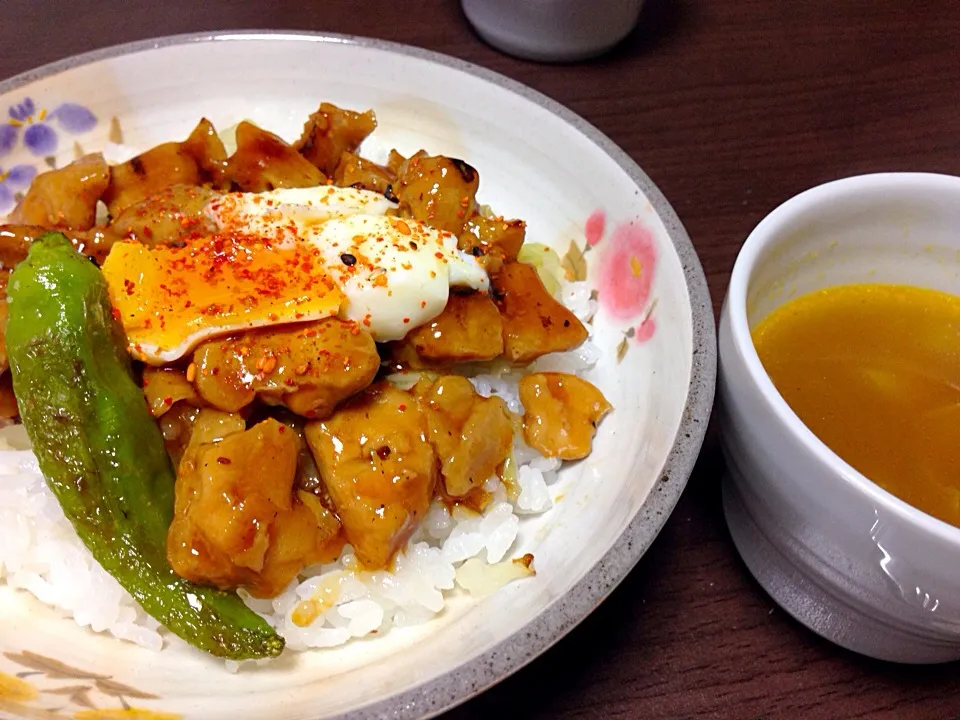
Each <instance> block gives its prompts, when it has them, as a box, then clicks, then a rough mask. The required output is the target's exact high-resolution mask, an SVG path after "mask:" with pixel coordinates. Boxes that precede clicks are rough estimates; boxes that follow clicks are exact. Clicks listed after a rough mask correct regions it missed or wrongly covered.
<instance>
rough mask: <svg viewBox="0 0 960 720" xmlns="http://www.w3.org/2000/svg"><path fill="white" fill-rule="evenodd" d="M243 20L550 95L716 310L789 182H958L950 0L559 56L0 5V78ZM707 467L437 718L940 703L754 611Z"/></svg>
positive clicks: (836, 3)
mask: <svg viewBox="0 0 960 720" xmlns="http://www.w3.org/2000/svg"><path fill="white" fill-rule="evenodd" d="M258 27H259V28H263V27H271V28H297V29H312V30H329V31H335V32H344V33H354V34H363V35H371V36H375V37H381V38H387V39H390V40H396V41H400V42H406V43H411V44H414V45H420V46H423V47H427V48H431V49H433V50H438V51H441V52H445V53H449V54H451V55H455V56H458V57H461V58H464V59H466V60H470V61H472V62H475V63H479V64H481V65H484V66H487V67H489V68H492V69H494V70H497V71H499V72H502V73H505V74H507V75H509V76H511V77H513V78H515V79H517V80H519V81H521V82H523V83H526V84H528V85H531V86H532V87H534V88H536V89H538V90H540V91H542V92H544V93H546V94H547V95H550V96H552V97H554V98H556V99H557V100H559V101H560V102H562V103H564V104H565V105H568V106H569V107H571V108H572V109H573V110H575V111H576V112H578V113H580V114H581V115H583V116H584V117H586V118H587V119H588V120H590V121H591V122H592V123H594V124H595V125H596V126H597V127H599V128H600V129H601V130H602V131H603V132H605V133H606V134H607V135H609V136H610V137H611V138H612V139H613V140H614V141H615V142H617V143H618V144H619V145H620V146H621V147H623V148H624V149H625V150H626V151H627V152H628V153H630V155H632V156H633V157H634V158H635V159H636V160H637V162H639V163H640V165H641V166H642V167H643V168H644V169H645V170H646V171H647V173H648V174H649V175H650V176H651V177H652V178H653V180H654V181H655V182H656V183H657V184H658V185H659V186H660V188H661V189H662V190H663V192H664V194H665V195H666V196H667V198H669V199H670V201H671V202H672V203H673V205H674V207H675V208H676V210H677V212H678V214H679V215H680V217H681V219H682V220H683V222H684V224H685V225H686V227H687V230H688V231H689V233H690V235H691V237H692V238H693V241H694V243H695V244H696V246H697V250H698V251H699V253H700V257H701V259H702V261H703V265H704V268H705V270H706V272H707V275H708V278H709V281H710V288H711V291H712V293H713V299H714V303H715V305H716V307H718V308H719V305H720V302H721V300H722V298H723V292H724V288H725V286H726V283H727V279H728V277H729V272H730V269H731V267H732V265H733V261H734V258H735V256H736V253H737V250H738V249H739V247H740V244H741V243H742V241H743V239H744V238H745V237H746V235H747V234H748V232H749V231H750V230H751V228H752V227H753V226H754V225H755V224H756V223H757V222H758V221H759V220H760V219H761V218H762V217H763V216H764V215H765V214H766V213H767V212H769V211H770V210H771V209H773V208H774V207H775V206H776V205H777V204H779V203H780V202H782V201H784V200H786V199H787V198H789V197H790V196H791V195H794V194H795V193H797V192H799V191H801V190H803V189H805V188H808V187H810V186H811V185H814V184H817V183H820V182H823V181H825V180H829V179H832V178H837V177H841V176H844V175H850V174H855V173H862V172H869V171H877V170H906V169H911V170H927V171H937V172H945V173H951V174H960V3H958V2H957V1H956V0H926V1H924V0H919V1H915V2H903V0H862V1H856V0H832V1H831V2H826V1H824V0H699V1H697V0H648V4H647V6H646V8H645V10H644V12H643V16H642V18H641V22H640V25H639V26H638V28H637V30H636V31H635V32H634V33H633V34H632V35H631V36H630V37H629V38H628V39H627V40H626V41H625V42H624V43H623V44H622V45H621V46H620V47H619V48H617V49H616V50H615V51H614V52H613V53H611V54H610V55H608V56H606V57H604V58H602V59H600V60H596V61H593V62H589V63H583V64H577V65H565V66H548V65H538V64H533V63H527V62H522V61H519V60H514V59H511V58H508V57H506V56H504V55H501V54H499V53H497V52H496V51H494V50H492V49H490V48H488V47H487V46H485V45H484V44H483V43H481V42H480V41H479V40H478V39H477V38H476V36H475V35H474V34H473V33H472V31H471V30H470V29H469V28H468V26H467V25H466V23H465V21H464V20H463V17H462V15H461V13H460V10H459V7H458V5H457V3H456V2H454V1H453V0H429V1H424V2H416V3H413V2H409V3H402V2H396V0H392V1H390V2H368V3H362V4H361V3H357V2H354V1H353V0H326V1H325V2H306V1H303V0H298V1H294V0H281V1H276V2H272V3H266V2H262V0H261V1H258V0H203V1H198V0H162V1H157V0H153V1H151V2H145V1H144V0H98V1H97V2H91V1H90V0H72V2H62V1H61V0H3V2H2V4H0V77H6V76H10V75H13V74H15V73H18V72H21V71H23V70H27V69H29V68H31V67H34V66H37V65H40V64H42V63H45V62H48V61H51V60H55V59H58V58H61V57H64V56H66V55H70V54H73V53H77V52H82V51H86V50H90V49H93V48H96V47H101V46H105V45H111V44H115V43H118V42H124V41H129V40H135V39H140V38H146V37H152V36H157V35H164V34H171V33H179V32H188V31H195V30H214V29H226V28H258ZM714 430H715V428H714ZM722 472H723V466H722V462H721V460H720V458H719V456H718V453H717V449H716V443H715V440H714V439H713V437H711V439H710V440H709V441H708V443H707V446H706V448H705V450H704V453H703V455H702V457H701V461H700V463H699V465H698V467H697V470H696V472H695V474H694V477H693V478H692V480H691V482H690V486H689V488H688V490H687V491H686V493H685V494H684V496H683V499H682V500H681V502H680V505H679V507H678V508H677V510H676V512H675V513H674V514H673V516H672V517H671V519H670V521H669V522H668V524H667V526H666V528H665V529H664V531H663V533H662V535H661V536H660V538H659V539H658V540H657V541H656V543H655V544H654V546H653V548H652V549H651V551H650V552H649V553H648V554H647V555H646V557H644V558H643V560H642V561H641V562H640V565H639V566H638V568H637V569H636V570H635V571H634V572H633V573H632V574H631V575H630V576H629V577H628V579H627V580H626V581H625V582H624V583H623V585H622V586H621V587H620V588H619V589H618V590H617V591H616V592H615V593H614V595H613V596H612V597H611V598H610V599H609V600H608V601H607V602H606V603H604V604H603V605H602V606H601V607H600V608H599V609H598V610H597V611H596V612H595V613H594V614H593V615H592V616H591V617H590V618H589V619H588V620H587V621H585V622H584V623H583V624H582V625H581V626H580V627H579V628H577V629H576V630H575V631H574V632H573V633H572V634H571V635H570V636H569V637H567V638H566V639H564V640H563V641H562V642H560V643H559V644H558V645H557V646H556V647H555V648H554V649H552V650H550V651H549V652H548V653H546V655H545V656H543V657H542V658H541V659H539V660H537V661H536V662H534V663H533V664H532V665H530V666H529V667H528V668H526V669H524V670H522V671H521V672H519V673H518V674H517V675H515V676H514V677H513V678H511V679H509V680H507V681H505V682H504V683H502V684H501V685H499V686H498V687H496V688H494V689H493V690H491V691H489V692H487V693H485V694H484V695H482V696H480V697H479V698H477V699H476V700H474V701H472V702H470V703H468V704H467V705H465V706H463V707H462V708H460V709H458V710H455V711H453V712H452V713H451V714H450V717H451V718H454V719H455V720H472V719H473V718H488V717H491V716H493V717H536V718H561V717H562V718H604V720H607V719H609V718H615V717H644V718H688V717H689V718H694V717H696V718H726V717H732V718H753V717H763V718H781V717H803V718H837V717H850V718H854V717H865V718H866V717H869V718H888V717H889V718H899V717H905V716H907V715H909V716H911V717H919V718H946V717H960V667H957V666H956V665H952V666H940V667H926V668H904V667H899V666H893V665H888V664H884V663H879V662H873V661H870V660H867V659H864V658H862V657H859V656H856V655H853V654H851V653H848V652H845V651H842V650H840V649H837V648H836V647H833V646H832V645H830V644H828V643H826V642H824V641H822V640H820V639H819V638H817V637H816V636H814V635H813V634H811V633H809V632H807V631H806V630H805V629H803V628H802V627H800V626H799V625H798V624H797V623H795V622H793V621H792V620H790V619H789V618H788V617H786V616H785V614H784V613H783V612H782V611H780V610H779V609H777V608H775V607H774V606H773V604H772V602H771V600H770V599H769V598H768V597H767V596H766V595H765V594H764V593H763V591H762V590H760V589H759V587H758V586H757V585H756V584H755V583H754V582H753V581H752V579H751V578H750V576H749V575H748V573H747V572H746V570H745V569H744V567H743V565H742V564H741V563H740V561H739V558H738V557H737V554H736V552H735V550H734V548H733V546H732V544H731V542H730V538H729V535H728V534H727V530H726V527H725V524H724V521H723V516H722V513H721V511H720V497H719V481H720V477H721V475H722Z"/></svg>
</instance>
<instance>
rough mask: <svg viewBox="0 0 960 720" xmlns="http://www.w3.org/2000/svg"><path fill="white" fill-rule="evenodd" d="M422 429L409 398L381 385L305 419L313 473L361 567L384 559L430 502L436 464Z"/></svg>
mask: <svg viewBox="0 0 960 720" xmlns="http://www.w3.org/2000/svg"><path fill="white" fill-rule="evenodd" d="M427 433H428V428H427V418H426V417H425V415H424V413H423V412H421V410H420V408H419V407H418V405H417V401H416V399H415V398H414V397H413V396H412V395H411V394H410V393H408V392H404V391H403V390H398V389H397V388H395V387H393V386H391V385H389V384H386V383H381V384H377V385H374V386H373V387H371V388H368V389H367V390H366V391H365V392H363V393H362V394H361V395H358V396H356V397H355V398H353V399H351V400H349V401H348V402H346V403H345V404H344V405H342V406H341V407H340V408H338V409H337V411H336V412H335V413H334V414H333V416H331V417H330V418H329V419H327V420H323V421H316V422H310V423H307V426H306V435H307V442H308V444H309V445H310V450H311V451H312V452H313V456H314V458H315V459H316V461H317V467H318V468H319V470H320V477H321V478H322V479H323V482H324V484H325V485H326V488H327V491H328V492H329V494H330V498H331V500H332V501H333V504H334V505H335V506H336V509H337V515H338V516H339V517H340V522H342V523H343V531H344V534H345V535H346V538H347V540H348V542H349V543H350V544H351V545H353V547H354V550H355V552H356V554H357V558H358V559H359V560H360V562H361V563H363V565H364V566H365V567H367V568H368V569H371V570H372V569H377V568H385V567H387V566H388V565H389V564H390V561H391V560H392V559H393V556H394V554H395V553H396V552H397V551H398V550H399V549H400V548H402V547H403V546H404V544H405V543H406V542H407V539H408V538H409V537H410V535H411V534H413V531H414V530H416V528H417V526H418V525H419V524H420V522H421V521H422V520H423V518H424V516H425V515H426V512H427V509H428V508H429V506H430V500H431V498H432V497H433V491H434V487H435V485H436V481H437V464H438V463H437V457H436V455H435V454H434V451H433V446H432V445H431V444H430V443H429V442H427Z"/></svg>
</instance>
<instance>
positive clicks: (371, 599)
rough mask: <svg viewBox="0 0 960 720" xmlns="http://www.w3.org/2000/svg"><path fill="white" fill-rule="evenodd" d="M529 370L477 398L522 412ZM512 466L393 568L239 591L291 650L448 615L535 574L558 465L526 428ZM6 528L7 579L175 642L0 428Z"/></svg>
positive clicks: (103, 625)
mask: <svg viewBox="0 0 960 720" xmlns="http://www.w3.org/2000/svg"><path fill="white" fill-rule="evenodd" d="M562 299H563V300H564V302H565V304H566V305H567V306H568V307H570V308H571V310H573V312H574V313H575V314H576V315H577V316H578V317H580V318H581V319H582V320H585V321H586V320H589V319H590V318H591V317H592V315H593V313H594V312H595V311H596V301H594V300H591V299H590V293H589V290H588V289H587V288H586V283H565V284H564V288H563V298H562ZM597 359H598V350H597V348H596V347H595V346H594V345H593V344H592V343H591V342H590V341H589V340H588V341H587V343H585V344H584V346H582V347H581V348H579V349H578V350H575V351H571V352H569V353H563V354H555V355H551V356H545V357H543V358H541V359H540V360H538V361H537V362H536V363H535V365H534V367H533V369H535V370H545V369H553V370H563V371H566V372H582V371H585V370H587V369H589V368H591V367H592V366H593V365H594V364H595V363H596V362H597ZM527 372H529V370H528V371H527ZM520 377H521V373H519V372H517V371H512V370H508V369H502V370H501V371H499V372H496V373H494V374H484V375H476V376H474V377H471V380H472V382H473V383H474V386H475V387H476V389H477V391H478V392H479V393H480V394H482V395H485V396H490V395H496V396H499V397H501V398H502V399H503V400H504V401H505V402H506V403H507V405H508V406H509V407H510V409H511V410H512V411H513V412H522V410H523V408H522V406H521V404H520V400H519V397H518V396H517V381H518V380H519V378H520ZM513 461H514V464H515V467H516V471H517V472H516V488H515V491H514V492H512V493H508V492H507V489H506V488H505V487H504V485H503V484H502V483H501V482H500V480H499V479H498V478H497V477H492V478H490V479H489V480H488V481H487V483H486V485H485V488H486V489H487V490H488V492H491V493H492V495H493V498H492V501H491V502H490V504H489V505H488V507H487V508H486V509H485V510H484V512H483V513H482V514H478V513H475V512H471V511H469V510H466V509H463V508H459V507H457V508H455V509H454V510H453V512H452V513H451V512H450V511H449V510H448V509H447V508H446V507H445V506H443V505H442V504H440V503H435V504H434V505H433V506H432V507H431V509H430V511H429V513H428V514H427V517H426V518H425V520H424V522H423V523H422V525H421V527H420V528H419V529H418V530H417V532H416V534H415V535H414V536H413V537H412V538H411V539H410V541H409V543H408V545H407V547H406V549H405V551H404V552H402V553H400V554H399V555H398V556H397V558H396V560H395V562H394V565H393V567H392V569H391V570H390V571H385V570H381V571H376V572H369V571H363V570H361V569H360V568H359V567H358V563H357V559H356V557H355V555H354V554H353V549H352V548H351V547H350V546H349V545H348V546H346V547H344V548H343V551H342V553H341V554H340V557H339V558H338V559H337V561H336V562H334V563H331V564H329V565H322V566H319V567H313V568H308V569H307V570H306V571H305V572H304V573H302V574H301V576H300V577H299V578H298V579H297V580H295V581H294V582H293V583H291V585H290V586H289V587H288V588H287V589H286V590H285V591H284V592H283V593H281V594H280V595H279V596H277V597H276V598H273V599H272V600H258V599H255V598H252V597H250V596H249V595H247V594H246V593H244V592H242V591H241V593H240V594H241V597H243V599H244V601H245V602H246V603H247V604H248V605H249V606H250V607H251V608H252V609H254V610H255V611H256V612H258V613H260V614H261V615H262V616H263V617H264V618H265V619H266V620H267V622H269V623H270V624H271V625H272V626H274V627H275V628H276V629H277V630H278V632H279V633H280V634H281V635H282V636H283V637H284V638H285V639H286V641H287V648H288V651H291V652H295V651H304V650H308V649H311V648H329V647H334V646H337V645H342V644H344V643H346V642H348V641H349V640H351V639H352V638H359V637H364V636H366V635H369V634H370V633H372V632H377V633H383V632H385V631H386V630H388V629H389V628H391V627H403V626H407V625H414V624H418V623H423V622H425V621H428V620H430V619H431V618H432V617H434V616H436V615H437V614H438V613H440V612H441V611H442V610H443V608H444V605H445V603H446V601H447V599H448V598H449V597H450V596H451V595H452V594H453V593H462V592H470V593H471V594H474V595H483V594H486V593H487V592H490V591H492V590H493V589H495V588H496V587H498V586H500V585H502V584H503V583H505V582H508V581H510V580H512V579H515V578H517V577H522V576H523V575H525V574H527V573H526V571H525V569H524V568H523V566H521V565H518V564H517V563H513V562H512V560H513V559H514V555H513V554H512V552H511V551H512V550H513V548H514V544H515V541H516V538H517V535H518V532H519V529H520V525H521V523H523V522H524V521H525V520H524V518H525V517H528V516H531V515H536V514H540V513H543V512H546V511H548V510H550V508H551V507H552V504H553V503H552V500H551V494H550V491H549V486H550V484H551V483H552V482H553V481H554V480H555V479H556V473H557V470H558V469H559V467H560V464H561V463H560V461H559V460H557V459H554V458H545V457H543V456H542V455H540V454H539V453H537V452H536V451H534V450H532V449H531V448H530V447H528V446H527V445H526V444H525V443H524V442H523V439H522V437H521V436H519V435H518V436H517V438H516V440H515V445H514V453H513ZM0 526H2V527H3V528H4V530H3V533H2V534H0V582H5V583H6V584H7V585H9V586H10V587H12V588H18V589H22V590H25V591H27V592H29V593H31V594H32V595H34V596H35V597H36V598H37V599H38V600H40V601H41V602H43V603H45V604H46V605H49V606H51V607H53V608H57V609H58V610H60V611H61V612H62V613H63V614H64V616H66V617H72V618H73V619H74V621H75V622H76V623H77V624H78V625H80V626H82V627H88V628H90V629H91V630H93V631H94V632H108V633H110V634H111V635H113V636H114V637H117V638H119V639H122V640H127V641H130V642H134V643H137V644H138V645H141V646H143V647H146V648H149V649H152V650H160V649H161V648H162V647H163V645H164V644H165V642H170V639H171V636H170V634H169V633H168V631H166V630H165V629H163V628H162V627H160V625H159V623H157V622H156V621H155V620H154V619H153V618H151V617H150V616H148V615H147V614H146V613H145V612H143V610H142V609H140V607H139V606H138V605H137V603H136V602H135V601H134V600H133V598H131V597H130V595H129V594H127V593H126V591H124V590H123V588H121V587H120V585H119V584H118V583H117V582H116V581H115V580H114V579H113V578H112V577H111V576H110V575H109V574H108V573H107V572H106V571H104V570H103V569H102V568H101V567H100V565H99V564H98V563H97V562H96V561H94V559H93V557H92V555H91V554H90V552H89V551H88V550H87V549H86V547H84V545H83V544H82V543H81V541H80V539H79V538H78V537H77V535H76V532H75V531H74V529H73V527H72V526H71V525H70V523H69V522H68V521H67V519H66V518H65V517H64V515H63V512H62V510H61V509H60V505H59V503H58V502H57V500H56V498H55V497H54V496H53V494H52V492H51V491H50V490H49V488H48V487H47V485H46V482H45V481H44V479H43V476H42V475H41V473H40V471H39V468H38V467H37V462H36V458H35V457H34V455H33V453H32V452H31V451H30V449H29V441H28V439H27V437H26V433H25V432H24V431H23V428H22V426H14V427H8V428H4V429H2V430H0ZM311 598H313V599H315V600H316V601H317V602H318V605H315V606H314V607H315V608H316V609H317V610H318V611H319V612H318V614H317V615H316V619H315V620H313V622H311V623H309V624H307V625H306V626H305V627H301V626H300V625H298V624H297V623H295V622H294V621H293V617H292V616H293V614H294V611H295V610H296V609H297V608H298V606H301V609H302V607H303V606H302V603H303V602H304V601H309V600H310V599H311ZM227 667H228V668H229V669H230V670H236V669H237V668H238V667H239V664H238V663H233V662H229V661H228V662H227Z"/></svg>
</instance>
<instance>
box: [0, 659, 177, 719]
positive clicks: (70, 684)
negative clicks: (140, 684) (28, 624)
mask: <svg viewBox="0 0 960 720" xmlns="http://www.w3.org/2000/svg"><path fill="white" fill-rule="evenodd" d="M3 655H4V657H5V658H6V659H7V660H9V661H10V662H11V663H13V664H15V665H17V666H19V667H20V668H23V669H22V670H21V671H19V672H16V674H13V675H11V674H8V673H5V672H2V671H0V714H2V713H11V714H15V715H16V716H18V717H25V718H37V719H38V720H121V719H126V720H181V717H180V716H179V715H175V714H173V713H167V712H155V711H153V710H147V709H145V708H139V707H132V706H131V705H130V703H129V702H128V699H129V700H157V699H159V698H158V697H157V696H156V695H151V694H150V693H145V692H142V691H140V690H137V689H136V688H134V687H130V686H129V685H124V684H123V683H119V682H117V681H116V680H113V679H112V678H111V677H110V676H109V675H98V674H96V673H91V672H86V671H84V670H81V669H79V668H75V667H72V666H70V665H67V664H65V663H62V662H60V661H59V660H54V659H52V658H48V657H45V656H43V655H39V654H37V653H33V652H30V651H29V650H24V651H22V652H19V653H10V652H7V653H4V654H3ZM41 680H42V682H38V681H41ZM104 705H108V706H112V707H104ZM117 706H119V707H117Z"/></svg>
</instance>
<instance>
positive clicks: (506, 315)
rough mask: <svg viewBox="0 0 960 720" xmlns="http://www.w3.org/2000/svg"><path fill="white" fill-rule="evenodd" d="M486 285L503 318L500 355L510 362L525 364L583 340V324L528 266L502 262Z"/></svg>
mask: <svg viewBox="0 0 960 720" xmlns="http://www.w3.org/2000/svg"><path fill="white" fill-rule="evenodd" d="M490 282H491V284H492V285H493V297H494V299H495V300H496V301H497V307H498V308H499V309H500V315H501V317H502V319H503V345H504V352H503V354H504V357H506V358H507V360H509V361H510V362H513V363H517V364H526V363H529V362H531V361H533V360H536V359H537V358H538V357H540V356H541V355H546V354H547V353H552V352H561V351H564V350H570V349H572V348H575V347H577V346H578V345H580V344H581V343H582V342H583V341H584V340H586V339H587V335H588V333H587V329H586V328H585V327H584V326H583V323H581V322H580V321H579V320H578V319H577V316H576V315H574V314H573V313H572V312H570V311H569V310H567V308H565V307H564V306H563V305H562V304H560V303H559V302H558V301H557V300H555V299H554V297H553V296H552V295H551V294H550V293H549V292H548V291H547V289H546V288H545V287H544V286H543V283H542V282H541V281H540V276H539V275H538V274H537V270H536V268H534V267H533V266H532V265H527V264H525V263H519V262H511V263H506V264H505V265H504V266H503V267H502V268H501V269H500V272H498V273H496V274H494V275H493V276H492V277H491V278H490Z"/></svg>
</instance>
